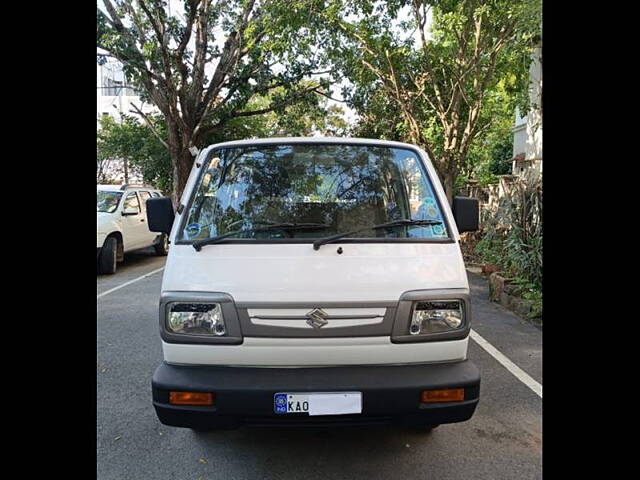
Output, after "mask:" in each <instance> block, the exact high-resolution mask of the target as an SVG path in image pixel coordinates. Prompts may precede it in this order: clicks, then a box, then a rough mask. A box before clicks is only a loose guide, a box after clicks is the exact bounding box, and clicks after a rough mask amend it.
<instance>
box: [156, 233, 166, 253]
mask: <svg viewBox="0 0 640 480" xmlns="http://www.w3.org/2000/svg"><path fill="white" fill-rule="evenodd" d="M153 248H154V249H155V251H156V255H160V256H166V255H167V253H169V236H168V235H167V234H166V233H163V234H162V235H161V236H160V240H159V241H158V243H156V244H155V245H154V246H153Z"/></svg>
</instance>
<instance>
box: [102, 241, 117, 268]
mask: <svg viewBox="0 0 640 480" xmlns="http://www.w3.org/2000/svg"><path fill="white" fill-rule="evenodd" d="M117 263H118V240H117V239H116V237H109V238H107V239H106V240H105V241H104V245H103V246H102V250H101V251H100V260H99V261H98V267H99V270H100V273H107V274H109V275H111V274H114V273H116V265H117Z"/></svg>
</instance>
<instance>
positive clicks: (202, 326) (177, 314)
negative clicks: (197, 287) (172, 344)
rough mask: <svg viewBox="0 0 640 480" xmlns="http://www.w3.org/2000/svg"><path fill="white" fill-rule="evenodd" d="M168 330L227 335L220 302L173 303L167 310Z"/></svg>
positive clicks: (188, 333)
mask: <svg viewBox="0 0 640 480" xmlns="http://www.w3.org/2000/svg"><path fill="white" fill-rule="evenodd" d="M167 330H169V331H170V332H172V333H182V334H187V335H215V336H217V337H222V336H224V335H226V333H227V328H226V325H225V323H224V317H223V316H222V309H221V307H220V304H219V303H172V304H170V305H169V306H168V311H167Z"/></svg>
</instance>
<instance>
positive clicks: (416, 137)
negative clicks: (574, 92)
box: [322, 0, 540, 202]
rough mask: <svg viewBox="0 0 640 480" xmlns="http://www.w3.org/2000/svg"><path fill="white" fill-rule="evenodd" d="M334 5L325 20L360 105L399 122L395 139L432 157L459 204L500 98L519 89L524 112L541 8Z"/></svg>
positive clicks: (472, 3)
mask: <svg viewBox="0 0 640 480" xmlns="http://www.w3.org/2000/svg"><path fill="white" fill-rule="evenodd" d="M332 3H333V6H334V8H333V9H327V10H325V11H324V12H322V15H323V18H325V20H326V21H327V23H328V24H330V25H332V26H333V28H334V29H335V30H336V31H337V32H339V34H338V35H336V36H334V43H333V45H332V49H331V50H330V54H331V56H332V58H333V59H334V60H335V61H336V63H337V65H338V66H339V67H340V70H341V71H342V72H343V74H344V75H345V76H346V77H347V78H348V79H349V80H350V81H351V82H352V83H353V85H354V86H353V88H351V89H350V91H348V92H347V94H348V98H349V99H350V102H351V104H352V105H353V106H354V107H355V108H356V109H358V110H359V111H364V112H372V111H373V112H379V113H382V114H383V115H384V117H383V122H386V123H387V124H388V123H389V122H390V120H389V119H396V121H395V122H394V124H392V125H391V129H390V131H391V132H393V133H394V134H397V135H400V136H402V137H403V138H405V139H406V140H408V141H410V142H411V143H415V144H418V145H420V146H422V147H423V148H424V149H425V150H426V151H427V153H428V154H429V156H430V157H431V159H432V161H433V163H434V166H435V168H436V169H437V171H438V174H439V175H440V177H441V179H442V182H443V184H444V187H445V191H446V193H447V198H448V200H449V202H451V200H452V196H453V190H454V181H455V178H456V177H457V175H458V174H459V173H460V171H461V170H462V169H463V168H464V166H465V163H466V159H467V155H468V153H469V150H470V148H471V147H472V145H473V143H474V140H475V139H476V138H478V137H479V136H481V135H482V134H483V133H484V132H485V131H486V130H487V129H488V128H489V127H490V126H491V123H492V117H491V115H489V114H487V108H486V107H487V104H488V103H489V101H490V100H489V99H490V96H491V92H493V91H494V90H495V89H496V87H497V85H498V84H499V83H500V82H503V84H504V82H505V80H508V88H509V89H511V90H513V91H515V92H521V94H520V95H518V96H516V95H513V96H512V97H511V98H512V99H514V102H515V100H516V99H517V100H518V101H520V103H521V104H524V101H525V100H524V99H525V97H526V91H527V84H528V65H529V59H530V53H531V50H532V46H533V43H534V41H535V38H536V36H537V35H538V32H539V25H540V4H539V2H538V1H537V0H519V1H514V0H493V1H490V2H487V1H486V0H434V1H423V0H387V1H385V2H378V1H374V0H357V1H355V2H353V6H352V7H351V8H349V7H347V5H346V2H342V1H338V0H336V1H335V2H332ZM429 11H430V12H431V14H432V22H431V27H430V28H429V26H428V22H427V18H428V12H429ZM403 14H406V15H407V18H406V19H402V15H403ZM354 17H355V18H356V20H351V19H352V18H354ZM416 37H417V39H416ZM514 106H515V103H514ZM523 106H524V107H525V109H526V105H523ZM399 123H401V125H399ZM368 124H369V125H371V124H372V122H371V121H369V122H368Z"/></svg>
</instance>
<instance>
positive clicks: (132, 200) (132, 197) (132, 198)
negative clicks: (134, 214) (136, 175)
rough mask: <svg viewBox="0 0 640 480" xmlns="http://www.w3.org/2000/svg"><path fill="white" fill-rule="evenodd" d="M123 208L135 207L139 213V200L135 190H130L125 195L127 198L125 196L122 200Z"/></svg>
mask: <svg viewBox="0 0 640 480" xmlns="http://www.w3.org/2000/svg"><path fill="white" fill-rule="evenodd" d="M124 208H125V210H126V209H127V208H135V209H136V210H138V213H140V202H139V201H138V196H137V195H136V192H131V193H130V194H129V195H127V198H125V200H124Z"/></svg>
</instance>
